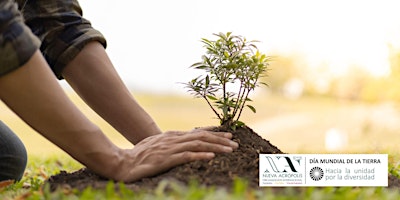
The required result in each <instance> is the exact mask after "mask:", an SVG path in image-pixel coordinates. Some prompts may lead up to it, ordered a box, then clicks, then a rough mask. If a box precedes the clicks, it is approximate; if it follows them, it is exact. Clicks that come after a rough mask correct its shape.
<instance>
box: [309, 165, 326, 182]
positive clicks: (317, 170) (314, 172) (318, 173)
mask: <svg viewBox="0 0 400 200" xmlns="http://www.w3.org/2000/svg"><path fill="white" fill-rule="evenodd" d="M310 177H311V179H312V180H314V181H319V180H321V179H322V177H324V171H323V170H322V169H321V167H313V168H312V169H311V170H310Z"/></svg>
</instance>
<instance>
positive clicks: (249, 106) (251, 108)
mask: <svg viewBox="0 0 400 200" xmlns="http://www.w3.org/2000/svg"><path fill="white" fill-rule="evenodd" d="M246 106H247V107H248V108H250V110H251V111H253V113H256V109H255V108H254V107H253V106H252V105H246Z"/></svg>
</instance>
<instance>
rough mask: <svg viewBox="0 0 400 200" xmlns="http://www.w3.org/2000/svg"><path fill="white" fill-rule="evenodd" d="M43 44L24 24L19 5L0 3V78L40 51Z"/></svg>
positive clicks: (7, 2) (6, 1)
mask: <svg viewBox="0 0 400 200" xmlns="http://www.w3.org/2000/svg"><path fill="white" fill-rule="evenodd" d="M40 44H41V42H40V40H39V39H38V38H37V37H36V36H35V35H34V34H33V33H32V32H31V30H30V28H29V27H27V26H26V25H25V24H24V20H23V17H22V15H21V13H20V12H19V11H18V5H17V4H16V3H14V1H12V0H1V1H0V76H3V75H5V74H7V73H9V72H11V71H13V70H15V69H17V68H19V67H20V66H22V65H23V64H25V63H26V62H27V61H28V60H29V59H30V57H31V56H32V55H33V53H34V52H35V51H36V50H37V49H39V46H40Z"/></svg>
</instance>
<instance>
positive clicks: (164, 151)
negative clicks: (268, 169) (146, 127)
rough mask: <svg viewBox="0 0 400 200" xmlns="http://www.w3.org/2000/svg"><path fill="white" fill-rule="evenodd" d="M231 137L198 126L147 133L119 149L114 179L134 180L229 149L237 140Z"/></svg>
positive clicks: (208, 157)
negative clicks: (132, 144)
mask: <svg viewBox="0 0 400 200" xmlns="http://www.w3.org/2000/svg"><path fill="white" fill-rule="evenodd" d="M193 133H195V134H193ZM231 138H232V134H231V133H225V132H209V131H205V130H198V129H197V130H193V131H190V132H179V131H170V132H166V133H163V134H159V135H155V136H150V137H148V138H146V139H144V140H142V141H141V142H139V143H138V144H136V145H135V147H134V148H133V149H126V150H121V152H120V153H121V160H120V162H119V163H116V164H117V166H116V167H117V170H115V172H116V173H115V177H114V179H115V180H119V181H124V182H131V181H136V180H139V179H141V178H144V177H150V176H154V175H156V174H158V173H161V172H164V171H166V170H168V169H170V168H172V167H174V166H177V165H180V164H184V163H187V162H190V161H195V160H202V159H212V158H214V156H215V153H229V152H232V151H233V150H234V149H236V148H237V147H238V144H237V143H236V142H234V141H232V140H231Z"/></svg>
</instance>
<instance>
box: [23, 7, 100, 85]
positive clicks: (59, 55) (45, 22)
mask: <svg viewBox="0 0 400 200" xmlns="http://www.w3.org/2000/svg"><path fill="white" fill-rule="evenodd" d="M17 2H18V4H19V5H20V7H21V8H22V10H21V12H22V13H23V16H24V18H25V23H26V24H27V25H28V26H29V27H30V28H31V30H32V32H33V33H34V34H35V35H37V36H38V37H39V39H40V40H41V41H42V45H41V46H40V50H41V51H42V53H43V55H44V57H45V58H46V60H47V62H48V64H49V65H50V67H51V68H52V70H53V72H54V73H55V75H56V76H57V78H59V79H62V78H63V77H62V75H61V72H62V70H63V68H64V67H65V66H66V65H67V64H68V63H69V61H71V60H72V59H73V58H74V57H75V56H76V55H77V54H78V53H79V52H80V51H81V50H82V48H83V47H84V46H85V45H86V44H87V43H88V42H91V41H98V42H100V43H101V44H102V45H103V46H104V47H106V40H105V38H104V37H103V35H102V34H101V33H100V32H99V31H97V30H95V29H93V28H92V26H91V24H90V22H89V21H88V20H86V19H84V18H82V10H81V7H80V6H79V3H78V1H77V0H17Z"/></svg>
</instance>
